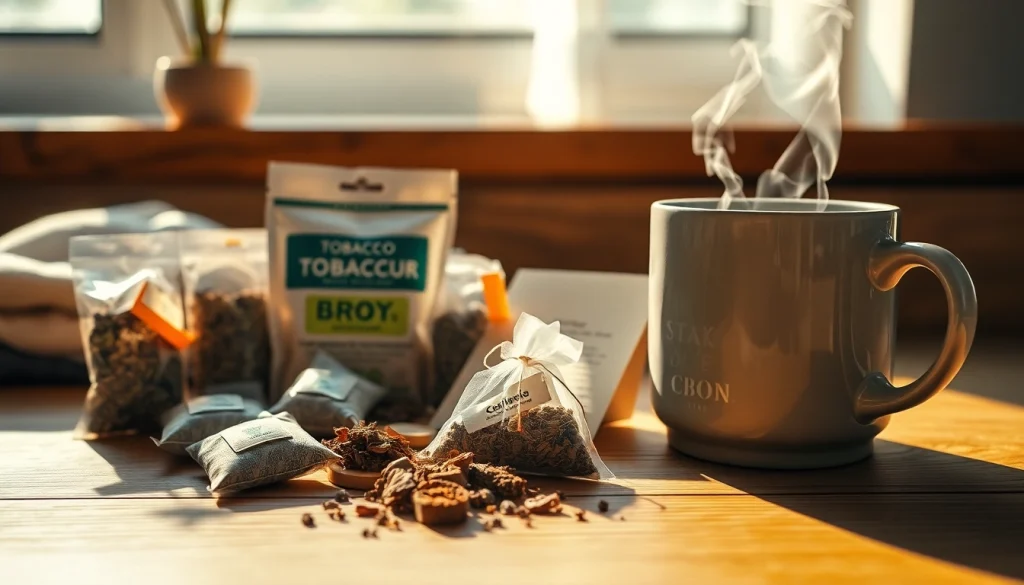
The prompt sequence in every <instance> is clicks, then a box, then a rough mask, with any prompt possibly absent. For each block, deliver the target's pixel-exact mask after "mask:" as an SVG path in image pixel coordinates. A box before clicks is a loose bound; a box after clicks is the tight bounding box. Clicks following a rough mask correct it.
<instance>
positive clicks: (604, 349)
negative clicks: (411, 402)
mask: <svg viewBox="0 0 1024 585" xmlns="http://www.w3.org/2000/svg"><path fill="white" fill-rule="evenodd" d="M508 299H509V306H510V307H511V309H512V317H511V319H509V320H508V321H504V322H501V323H491V324H490V326H489V327H488V330H487V332H486V333H485V334H484V337H483V338H482V339H481V341H480V343H478V344H477V346H476V348H475V349H474V350H473V353H472V354H471V355H470V356H469V359H468V360H467V361H466V365H465V366H463V368H462V371H461V372H460V373H459V376H458V378H457V379H456V380H455V383H454V384H453V385H452V390H451V391H450V392H449V393H448V395H447V396H445V399H444V401H443V402H442V403H441V405H440V406H439V407H438V410H437V412H436V413H435V415H434V418H433V419H431V424H432V425H433V426H434V427H435V428H438V429H439V428H441V426H443V425H444V423H445V421H447V420H448V418H449V417H451V415H452V411H454V409H455V404H456V403H457V402H458V401H459V397H460V396H461V395H462V391H463V390H464V389H465V387H466V384H468V383H469V380H470V379H471V378H472V377H473V375H474V374H476V373H477V372H479V371H480V370H482V369H484V366H483V359H484V356H485V355H487V352H489V351H490V350H491V348H493V347H494V346H495V345H498V344H499V343H501V342H502V341H511V340H512V329H513V327H514V326H515V323H516V320H517V319H518V318H519V315H520V314H521V313H523V312H526V313H529V314H531V315H534V316H536V317H537V318H538V319H541V320H542V321H545V322H547V323H550V322H552V321H559V322H560V323H561V332H562V333H563V334H565V335H568V336H569V337H572V338H574V339H578V340H580V341H582V342H583V357H582V358H581V359H580V362H579V363H577V364H573V365H571V366H566V367H563V368H560V369H561V371H562V375H563V376H564V381H565V383H566V385H567V386H568V388H569V389H570V390H572V392H573V394H575V395H576V397H577V398H579V400H580V402H581V403H582V404H583V410H584V412H585V413H586V418H587V426H589V427H590V431H591V433H592V434H597V431H598V429H599V428H600V426H601V422H602V421H603V420H604V418H605V414H606V413H607V411H608V407H609V405H610V404H611V403H612V399H613V398H614V397H615V392H616V390H617V389H618V388H619V386H620V382H621V381H622V380H623V377H624V375H625V374H626V372H627V369H628V368H629V367H630V365H631V361H634V358H635V357H637V356H636V354H637V348H638V346H639V344H640V343H641V341H642V340H643V339H644V333H645V332H646V329H647V275H646V274H622V273H614V272H585V271H578V270H546V269H537V268H520V269H519V270H518V271H516V273H515V276H514V277H513V279H512V282H511V284H510V285H509V289H508ZM639 357H640V358H641V359H645V358H646V355H643V356H639Z"/></svg>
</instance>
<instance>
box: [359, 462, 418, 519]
mask: <svg viewBox="0 0 1024 585" xmlns="http://www.w3.org/2000/svg"><path fill="white" fill-rule="evenodd" d="M399 461H402V460H399ZM405 461H408V459H405ZM418 484H419V482H418V481H416V478H415V475H414V472H413V471H412V470H410V469H407V468H405V467H403V466H400V465H395V464H394V463H392V465H389V466H388V467H386V468H385V469H384V472H383V473H382V474H381V477H380V479H378V480H377V484H376V485H375V486H374V489H373V491H372V492H371V493H372V495H371V494H367V498H371V497H372V498H373V499H374V500H376V501H379V502H380V503H381V504H383V505H384V506H386V507H388V508H391V509H393V510H395V511H396V512H408V511H410V510H411V509H412V503H411V496H412V492H413V490H415V489H416V486H417V485H418Z"/></svg>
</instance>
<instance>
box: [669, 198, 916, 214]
mask: <svg viewBox="0 0 1024 585" xmlns="http://www.w3.org/2000/svg"><path fill="white" fill-rule="evenodd" d="M720 201H721V198H720V197H692V198H679V199H662V200H659V201H655V202H654V203H653V204H652V205H651V208H652V209H663V210H665V211H670V212H681V211H689V212H698V213H715V214H744V215H823V214H824V215H870V214H877V213H892V212H894V211H899V210H900V208H899V207H897V206H895V205H891V204H889V203H875V202H871V201H851V200H846V199H827V200H819V199H817V198H815V199H808V198H800V199H790V198H771V199H757V198H754V197H749V198H745V199H739V198H737V199H734V201H746V202H749V203H754V202H756V201H770V202H772V203H773V204H781V205H783V206H792V209H719V208H718V203H719V202H720ZM821 204H824V205H831V204H839V205H841V206H843V207H847V208H848V209H825V210H824V211H819V210H818V209H817V207H818V206H819V205H821Z"/></svg>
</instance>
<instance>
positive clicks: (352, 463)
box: [323, 423, 416, 471]
mask: <svg viewBox="0 0 1024 585" xmlns="http://www.w3.org/2000/svg"><path fill="white" fill-rule="evenodd" d="M323 443H324V445H326V446H327V447H328V448H329V449H330V450H332V451H334V452H335V453H337V454H338V456H339V457H340V458H341V463H342V465H343V466H344V467H345V468H346V469H355V470H360V471H381V470H383V469H384V468H385V467H387V465H388V464H389V463H391V462H392V461H394V460H396V459H401V458H402V457H407V458H409V459H414V458H415V457H416V455H415V454H414V453H413V452H412V449H410V448H409V443H408V442H407V441H406V440H405V439H404V438H402V437H401V436H393V435H391V434H389V433H388V432H386V431H385V430H384V429H382V428H379V427H378V426H377V424H376V423H369V424H363V423H358V424H356V425H355V426H353V427H352V428H351V429H349V428H339V429H335V436H334V438H333V439H331V440H329V441H324V442H323Z"/></svg>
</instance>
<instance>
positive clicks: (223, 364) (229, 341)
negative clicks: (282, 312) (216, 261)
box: [189, 290, 270, 401]
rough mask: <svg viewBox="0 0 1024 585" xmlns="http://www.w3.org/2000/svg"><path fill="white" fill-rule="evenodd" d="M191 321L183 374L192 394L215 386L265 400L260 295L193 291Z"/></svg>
mask: <svg viewBox="0 0 1024 585" xmlns="http://www.w3.org/2000/svg"><path fill="white" fill-rule="evenodd" d="M192 323H193V329H194V330H195V333H196V341H195V342H194V343H193V345H192V347H191V348H190V351H189V357H190V360H189V373H190V375H191V376H192V381H193V384H194V387H195V388H196V389H197V391H198V392H199V393H200V394H206V393H211V392H218V391H219V390H218V389H217V388H218V386H224V385H230V386H229V387H230V388H231V390H232V391H233V392H236V393H241V394H244V395H245V396H246V397H247V398H252V399H256V400H261V401H265V400H266V399H267V395H266V388H267V383H268V380H269V377H270V335H269V332H268V328H267V299H266V293H265V292H263V291H242V292H234V293H226V292H221V291H216V290H206V291H200V292H197V293H196V294H195V295H194V296H193V297H192ZM243 389H244V390H243Z"/></svg>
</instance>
